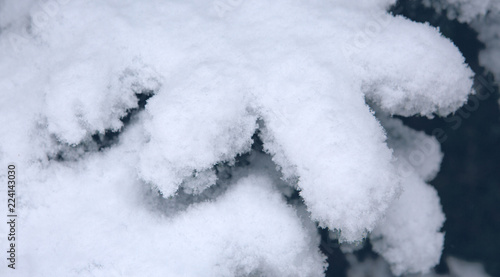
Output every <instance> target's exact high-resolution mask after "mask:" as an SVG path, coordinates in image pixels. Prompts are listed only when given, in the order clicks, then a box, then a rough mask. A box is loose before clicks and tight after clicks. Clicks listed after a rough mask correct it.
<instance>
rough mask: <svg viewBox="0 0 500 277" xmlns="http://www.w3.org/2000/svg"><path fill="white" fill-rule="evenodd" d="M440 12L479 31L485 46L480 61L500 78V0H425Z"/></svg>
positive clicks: (497, 78) (496, 77)
mask: <svg viewBox="0 0 500 277" xmlns="http://www.w3.org/2000/svg"><path fill="white" fill-rule="evenodd" d="M424 3H425V4H426V5H427V6H432V7H433V8H435V9H436V10H437V11H438V12H441V11H442V10H445V11H446V14H447V16H448V17H449V18H450V19H457V20H458V21H460V22H462V23H467V24H469V25H470V26H471V27H472V28H473V29H475V30H476V31H477V32H478V39H479V40H480V41H481V42H483V43H484V45H485V48H484V49H483V50H481V52H480V53H479V63H480V64H481V65H482V66H484V67H486V68H487V69H488V70H489V71H491V72H492V73H493V75H494V76H495V80H496V82H497V83H498V82H499V80H500V1H498V0H425V1H424Z"/></svg>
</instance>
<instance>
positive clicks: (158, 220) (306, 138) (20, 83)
mask: <svg viewBox="0 0 500 277" xmlns="http://www.w3.org/2000/svg"><path fill="white" fill-rule="evenodd" d="M16 3H17V4H14V2H12V1H0V18H1V20H0V28H1V32H0V52H1V53H2V55H0V76H1V77H0V91H2V93H3V95H2V98H1V99H2V100H0V112H1V116H0V124H1V126H5V128H2V131H0V141H1V144H0V164H2V166H4V167H6V166H7V164H8V163H10V162H14V163H15V164H16V165H17V167H18V169H19V176H20V177H19V178H20V179H19V180H20V185H19V193H18V194H19V208H18V209H19V213H20V214H23V218H24V219H23V222H24V223H23V228H22V229H20V230H23V231H22V232H23V233H21V234H20V236H21V237H22V239H23V240H24V241H23V242H22V243H21V244H20V247H21V249H20V253H24V254H23V255H25V256H22V257H20V260H24V261H26V264H28V265H29V266H26V267H25V268H21V269H20V272H22V273H23V274H31V273H29V272H28V271H29V270H34V271H35V272H40V273H47V274H49V272H50V273H52V272H51V271H50V270H57V272H54V274H55V275H53V274H52V275H51V276H69V275H78V274H80V275H84V276H85V275H88V276H91V275H92V276H109V275H110V274H111V275H118V276H119V275H120V274H122V275H124V274H126V275H127V276H131V275H135V276H143V275H144V274H143V272H163V273H165V274H167V275H182V276H199V274H198V273H199V272H208V273H209V274H208V275H209V276H210V275H211V274H212V275H211V276H225V275H227V276H231V275H235V274H236V275H237V274H240V275H249V274H260V273H263V274H267V275H268V276H321V275H322V270H323V265H324V264H323V257H322V256H321V255H320V254H318V250H317V244H318V241H317V239H316V238H315V237H314V234H311V232H309V231H307V230H309V229H310V228H309V227H304V226H303V225H304V224H305V223H304V222H308V220H309V221H311V220H312V221H315V222H318V223H319V225H320V226H323V227H328V228H330V229H332V230H334V229H336V230H340V234H341V240H342V241H356V240H360V239H362V238H363V237H365V236H366V235H367V232H370V231H372V230H373V229H374V228H375V226H377V225H379V224H380V222H385V221H388V220H389V221H390V222H391V224H399V223H398V218H400V217H402V216H405V217H408V216H410V215H411V216H415V218H417V219H418V220H417V223H416V224H417V225H418V226H417V227H418V228H417V229H416V230H411V228H409V225H408V223H407V222H405V223H401V224H402V225H401V226H403V225H404V226H403V227H402V229H401V230H404V232H408V233H398V234H396V233H394V232H391V231H388V230H385V231H384V230H380V229H379V231H380V232H381V233H383V236H385V238H386V239H388V240H389V241H397V242H401V241H403V240H408V241H404V243H405V244H404V245H405V246H408V247H410V246H411V247H419V245H420V244H419V240H418V238H417V236H415V232H417V230H418V232H422V233H423V234H426V235H428V237H429V238H431V240H430V241H428V242H427V243H426V244H424V245H425V246H424V247H426V249H427V247H429V248H428V250H429V253H431V252H432V255H431V256H430V260H415V261H414V262H413V263H410V264H408V263H405V262H404V261H395V260H394V259H393V258H390V257H393V255H397V254H396V252H394V253H392V252H391V254H387V255H386V256H385V257H386V258H387V259H392V262H393V263H394V264H396V265H395V267H394V268H395V270H396V271H399V270H403V271H407V270H409V271H416V270H422V271H425V270H426V269H428V267H430V266H432V265H433V261H434V260H435V257H436V256H439V255H440V247H441V243H442V242H441V241H440V240H439V238H438V237H439V236H440V235H439V233H436V232H437V231H438V230H436V228H438V227H439V226H440V225H439V224H441V223H440V222H441V221H442V220H441V219H442V218H441V217H439V218H437V217H436V218H431V219H427V218H426V217H425V216H424V215H426V214H427V213H428V212H430V211H438V212H439V213H438V215H441V214H440V208H438V205H439V204H438V203H439V201H438V199H437V196H436V195H435V191H433V190H432V189H431V188H430V187H428V186H427V185H425V182H424V181H428V180H429V179H430V178H432V177H433V175H434V174H435V173H436V171H437V167H436V166H438V164H439V162H438V160H440V156H439V157H438V156H436V155H434V154H433V157H434V158H433V159H431V160H429V164H427V165H425V166H424V165H422V166H417V167H416V168H415V169H414V171H415V172H416V173H415V174H413V173H412V175H411V176H412V177H411V178H410V179H406V178H405V176H404V174H402V172H401V170H400V169H398V167H397V163H396V161H397V157H396V156H397V155H394V154H393V150H391V148H395V149H396V147H392V146H390V145H389V146H388V145H387V142H386V139H387V136H386V132H385V130H384V128H383V127H382V126H381V125H380V123H379V121H378V120H377V119H376V118H375V117H374V114H373V112H372V111H371V109H370V108H369V107H368V106H367V104H366V103H365V101H366V100H369V101H371V102H372V103H374V105H376V106H378V107H379V109H381V110H382V111H383V112H385V113H388V114H390V115H393V114H398V115H404V116H408V115H414V114H420V115H425V116H433V115H434V114H438V115H446V114H448V113H450V112H452V111H454V110H455V109H457V108H458V107H460V106H461V105H462V104H463V103H464V102H465V101H466V99H467V95H468V94H469V93H470V92H471V85H472V81H471V77H472V72H471V71H470V69H469V68H468V67H467V65H465V64H464V59H463V57H462V56H461V54H460V53H459V51H458V50H457V49H456V47H455V46H454V45H453V44H452V43H451V42H450V41H449V40H447V39H446V38H444V37H442V36H441V35H440V33H439V32H438V30H437V29H435V28H432V27H430V26H428V25H425V24H420V23H415V22H411V21H409V20H407V19H405V18H403V17H393V16H391V15H389V14H387V12H386V9H387V8H388V7H389V5H390V4H392V3H393V1H371V0H370V1H368V0H366V1H348V0H345V1H343V0H338V1H329V2H324V1H298V0H295V1H284V0H278V1H261V0H257V1H242V2H239V4H238V5H236V4H235V3H236V2H231V3H233V4H232V5H229V6H227V5H226V6H224V10H221V6H220V5H219V4H220V3H219V2H217V1H215V2H211V1H205V2H200V1H159V0H158V1H155V0H151V1H117V0H107V1H79V0H71V1H70V0H64V1H63V0H59V1H49V2H47V3H51V5H48V4H44V3H46V2H43V1H42V2H38V1H27V0H23V1H19V2H16ZM228 7H229V8H228ZM136 94H143V95H149V96H151V98H150V99H149V100H148V101H147V105H146V106H145V109H144V110H142V111H138V113H137V114H135V115H133V116H132V118H131V119H130V123H129V124H128V125H129V126H126V127H124V124H123V122H122V121H121V120H120V119H121V118H123V117H124V116H125V115H126V114H127V113H129V112H130V111H131V110H133V109H137V108H138V106H139V105H138V99H137V97H136ZM257 129H259V131H260V137H261V139H262V140H263V142H264V150H265V151H266V152H268V153H269V154H271V155H272V156H273V161H274V163H275V164H276V165H277V167H278V169H280V170H281V173H282V175H283V177H284V179H285V180H287V181H288V182H289V183H290V185H291V186H293V187H294V188H297V189H298V190H300V196H301V197H302V198H303V200H304V204H305V206H306V208H307V212H301V214H302V215H308V216H309V217H310V219H309V218H308V219H307V220H305V221H304V220H298V217H297V216H296V215H295V214H294V211H293V209H292V208H290V207H289V206H287V205H286V204H285V203H284V202H283V200H282V199H281V198H280V196H279V192H281V193H283V190H282V189H279V190H278V189H273V188H274V187H276V181H269V180H267V179H266V178H265V177H249V178H248V179H244V180H242V181H240V182H238V183H237V182H236V181H235V182H234V183H235V184H233V185H232V186H234V188H231V189H229V190H228V192H227V193H224V194H221V196H218V197H216V198H215V199H211V200H210V201H213V202H207V203H192V204H189V203H184V204H183V206H188V208H187V210H179V211H178V212H176V213H175V216H174V217H172V218H170V217H169V218H167V219H166V218H163V217H162V216H160V215H158V214H157V213H152V211H151V210H149V209H147V208H145V207H143V206H145V203H144V201H145V200H144V199H141V195H142V196H143V195H144V193H143V191H144V190H146V189H145V188H144V187H148V188H151V190H152V191H153V192H155V191H157V190H159V191H160V192H161V194H162V195H163V197H164V198H165V199H167V200H172V199H174V200H175V199H177V198H176V197H179V188H183V190H184V192H185V193H187V194H194V195H200V194H203V192H204V190H207V189H209V188H211V187H213V186H214V184H215V183H216V181H217V180H216V179H217V178H216V175H215V171H214V166H215V165H216V164H221V163H228V164H232V163H233V162H234V159H235V157H236V156H237V155H240V154H244V153H247V152H249V151H250V149H251V144H252V141H253V140H252V135H253V134H254V133H255V132H256V130H257ZM106 131H107V132H108V133H109V132H121V133H120V134H119V135H118V138H117V141H116V142H114V143H113V144H111V146H110V147H108V148H105V149H101V151H99V152H97V149H96V146H95V143H94V142H93V141H92V136H93V135H94V137H95V135H97V136H100V137H101V138H104V137H105V136H104V134H105V132H106ZM405 147H406V146H405ZM408 147H410V146H408ZM403 152H404V151H403ZM394 153H396V152H394ZM437 153H438V155H440V154H439V151H438V152H437ZM61 157H62V159H64V160H63V161H61ZM436 157H438V158H436ZM257 171H258V172H260V171H266V172H267V171H269V170H268V169H266V170H264V169H260V170H257ZM1 174H4V175H1ZM256 175H259V174H256ZM0 176H2V178H3V177H5V172H0ZM259 176H260V175H259ZM236 183H237V184H236ZM270 183H272V184H274V185H272V184H270ZM21 184H22V185H21ZM401 189H403V191H404V190H405V189H408V190H409V191H411V192H415V194H414V195H411V197H407V196H405V194H407V192H403V194H402V195H401V198H400V199H399V200H397V201H396V199H397V198H398V196H399V194H400V193H401ZM278 191H279V192H278ZM0 192H1V193H2V195H3V196H2V197H5V195H6V192H5V188H2V189H1V191H0ZM427 196H429V197H430V198H429V199H428V200H426V201H427V202H422V201H423V200H422V199H421V197H427ZM219 197H220V199H219ZM412 197H416V199H413V198H412ZM395 201H396V202H395ZM146 202H147V201H146ZM406 202H408V203H406ZM418 203H421V204H422V205H423V207H422V209H420V210H418V211H415V210H413V209H412V208H411V207H413V206H412V205H416V204H418ZM395 205H396V206H395ZM146 206H147V205H146ZM174 206H175V205H174ZM399 206H401V211H400V212H397V213H396V212H394V207H399ZM390 207H392V208H390ZM388 208H389V213H388V215H387V216H386V217H384V215H385V213H386V211H387V209H388ZM174 210H175V209H174ZM259 211H260V212H259ZM163 212H165V213H168V212H166V211H163ZM158 213H159V214H161V213H162V211H160V212H158ZM403 213H407V214H403ZM301 217H303V216H301ZM391 218H393V219H391ZM209 219H210V220H209ZM380 220H383V221H380ZM424 220H428V222H427V221H424ZM440 220H441V221H440ZM309 223H310V222H309ZM389 225H390V224H389V223H388V227H387V228H392V227H390V226H389ZM424 225H428V227H426V228H429V229H425V228H423V226H424ZM5 227H6V226H3V227H2V228H0V236H4V237H5V232H6V231H7V230H6V229H5ZM421 227H422V228H421ZM378 228H380V227H378ZM424 229H425V230H424ZM2 243H4V242H2ZM431 244H432V245H431ZM2 245H3V244H2ZM138 249H140V250H138ZM409 249H410V248H409ZM46 251H49V253H52V254H47V252H46ZM138 251H139V252H138ZM391 251H393V250H391ZM394 251H396V250H394ZM398 251H402V252H401V253H402V254H401V255H400V256H401V257H406V254H407V253H406V252H405V251H407V250H405V249H403V250H398ZM380 252H387V251H386V250H380ZM42 253H43V255H42ZM122 253H137V257H136V258H133V259H132V258H131V257H127V258H122V257H121V256H120V255H121V254H122ZM387 253H389V252H387ZM193 255H195V256H196V257H195V258H193ZM47 257H59V262H58V263H57V266H56V265H55V264H54V263H53V262H54V260H52V259H49V258H47ZM61 259H62V260H61ZM410 259H411V258H410ZM431 260H432V261H431ZM194 261H197V262H199V263H200V264H199V265H197V266H193V264H194ZM4 262H5V261H4ZM138 265H139V266H138ZM5 268H6V266H4V267H3V268H2V269H1V270H4V269H5ZM54 268H55V269H54ZM198 270H199V271H198ZM141 272H142V273H141ZM58 274H59V275H58ZM68 274H69V275H68Z"/></svg>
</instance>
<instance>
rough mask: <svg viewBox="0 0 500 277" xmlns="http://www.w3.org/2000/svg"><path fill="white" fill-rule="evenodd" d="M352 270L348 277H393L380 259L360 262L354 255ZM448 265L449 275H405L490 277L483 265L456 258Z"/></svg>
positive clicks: (424, 275) (351, 259)
mask: <svg viewBox="0 0 500 277" xmlns="http://www.w3.org/2000/svg"><path fill="white" fill-rule="evenodd" d="M347 260H348V261H349V264H350V265H351V268H349V270H348V272H347V276H348V277H393V276H394V275H393V274H391V272H390V270H389V266H388V264H387V263H386V262H385V261H384V260H383V259H381V258H380V257H378V258H375V259H374V258H366V259H364V260H363V261H359V260H358V259H357V258H356V257H355V256H354V255H349V256H348V257H347ZM446 264H447V266H448V268H449V271H450V272H449V274H437V273H435V272H430V273H427V274H410V275H403V276H408V277H489V275H488V274H486V273H485V272H484V268H483V265H482V264H480V263H474V262H467V261H464V260H461V259H458V258H455V257H451V256H450V257H448V258H446Z"/></svg>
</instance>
